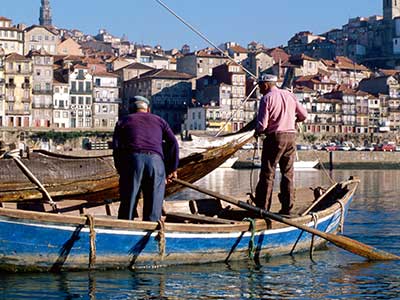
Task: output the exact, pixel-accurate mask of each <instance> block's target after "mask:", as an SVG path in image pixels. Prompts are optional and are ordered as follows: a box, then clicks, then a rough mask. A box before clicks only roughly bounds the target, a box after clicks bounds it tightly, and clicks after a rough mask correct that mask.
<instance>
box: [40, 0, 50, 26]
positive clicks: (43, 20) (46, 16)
mask: <svg viewBox="0 0 400 300" xmlns="http://www.w3.org/2000/svg"><path fill="white" fill-rule="evenodd" d="M41 1H42V5H41V6H40V17H39V24H40V25H42V26H51V25H52V20H51V9H50V2H49V0H41Z"/></svg>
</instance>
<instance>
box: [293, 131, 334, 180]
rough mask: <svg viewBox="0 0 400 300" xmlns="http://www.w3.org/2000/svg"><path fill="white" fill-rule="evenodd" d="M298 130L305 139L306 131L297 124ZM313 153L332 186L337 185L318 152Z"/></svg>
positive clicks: (312, 150)
mask: <svg viewBox="0 0 400 300" xmlns="http://www.w3.org/2000/svg"><path fill="white" fill-rule="evenodd" d="M297 128H298V129H299V131H300V133H301V134H302V135H303V137H304V130H303V128H302V127H301V126H300V125H299V124H297ZM311 153H312V154H313V155H314V157H315V158H316V160H318V162H319V165H320V166H321V168H322V171H323V172H324V174H325V175H326V177H328V179H329V181H330V182H331V184H335V183H337V182H336V181H335V180H334V179H333V178H332V176H331V175H330V174H329V173H328V171H327V170H326V168H325V167H324V164H323V163H321V159H320V157H319V155H318V154H317V150H315V149H311Z"/></svg>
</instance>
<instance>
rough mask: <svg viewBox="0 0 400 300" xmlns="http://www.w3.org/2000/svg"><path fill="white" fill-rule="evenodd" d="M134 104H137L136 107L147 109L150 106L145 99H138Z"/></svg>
mask: <svg viewBox="0 0 400 300" xmlns="http://www.w3.org/2000/svg"><path fill="white" fill-rule="evenodd" d="M134 106H135V108H136V109H145V110H147V109H148V108H149V105H148V104H147V103H146V102H144V101H136V102H135V104H134Z"/></svg>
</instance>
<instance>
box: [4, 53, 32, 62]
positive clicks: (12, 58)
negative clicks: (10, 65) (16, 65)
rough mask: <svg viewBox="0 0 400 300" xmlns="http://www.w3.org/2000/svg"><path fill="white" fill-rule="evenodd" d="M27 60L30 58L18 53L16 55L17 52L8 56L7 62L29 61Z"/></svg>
mask: <svg viewBox="0 0 400 300" xmlns="http://www.w3.org/2000/svg"><path fill="white" fill-rule="evenodd" d="M27 59H29V58H27V57H25V56H22V55H20V54H18V53H15V52H13V53H10V54H8V55H6V60H7V61H21V60H27Z"/></svg>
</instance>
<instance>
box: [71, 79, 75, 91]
mask: <svg viewBox="0 0 400 300" xmlns="http://www.w3.org/2000/svg"><path fill="white" fill-rule="evenodd" d="M71 90H72V91H74V92H75V91H76V81H71Z"/></svg>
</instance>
